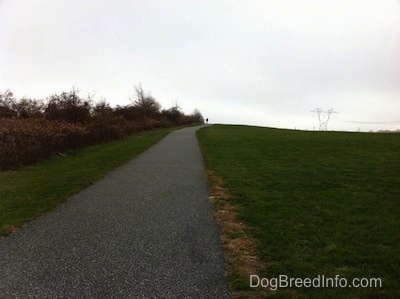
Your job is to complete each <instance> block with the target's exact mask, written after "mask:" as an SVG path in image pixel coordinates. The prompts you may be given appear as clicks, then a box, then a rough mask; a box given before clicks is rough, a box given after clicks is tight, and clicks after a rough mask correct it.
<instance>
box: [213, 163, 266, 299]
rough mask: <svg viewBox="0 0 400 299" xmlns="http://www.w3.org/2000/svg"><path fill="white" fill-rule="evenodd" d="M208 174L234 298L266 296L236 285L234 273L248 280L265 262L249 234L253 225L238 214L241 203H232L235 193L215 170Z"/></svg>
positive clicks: (254, 240)
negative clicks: (231, 193) (238, 287)
mask: <svg viewBox="0 0 400 299" xmlns="http://www.w3.org/2000/svg"><path fill="white" fill-rule="evenodd" d="M207 177H208V179H209V181H210V182H211V196H210V200H211V202H212V203H213V204H214V206H215V212H214V216H215V219H216V220H217V222H218V224H219V229H220V240H221V244H222V249H223V252H224V257H225V261H226V265H227V269H226V275H227V276H228V278H229V280H230V289H231V294H232V298H249V299H257V298H263V296H262V295H261V293H260V292H259V291H260V290H254V291H237V290H235V289H234V288H233V285H232V279H233V277H238V276H239V277H241V278H244V279H247V280H249V277H250V275H251V274H257V273H259V271H260V270H262V269H263V268H265V267H266V265H265V263H264V262H262V261H260V260H259V259H258V257H257V254H256V250H257V241H256V239H254V238H252V237H251V236H250V234H249V231H250V230H251V228H250V227H248V226H247V225H246V224H245V223H244V222H242V221H240V219H239V218H238V207H237V206H235V205H234V204H233V203H232V200H231V199H232V197H231V195H230V194H229V191H228V190H227V189H226V188H225V187H224V182H223V180H222V179H221V178H220V177H217V176H216V175H215V174H214V173H213V171H212V170H208V171H207ZM263 292H265V290H263ZM264 295H265V293H264Z"/></svg>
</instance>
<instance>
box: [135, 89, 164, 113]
mask: <svg viewBox="0 0 400 299" xmlns="http://www.w3.org/2000/svg"><path fill="white" fill-rule="evenodd" d="M135 93H136V99H135V100H134V102H133V106H134V107H137V108H139V109H140V110H142V111H143V113H144V115H145V116H146V117H154V116H155V115H157V114H158V113H160V109H161V105H160V103H158V102H157V100H156V99H155V98H153V97H152V96H151V95H150V93H147V94H146V92H145V91H144V90H143V88H142V84H140V83H139V84H138V85H137V86H135Z"/></svg>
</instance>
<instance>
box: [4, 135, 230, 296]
mask: <svg viewBox="0 0 400 299" xmlns="http://www.w3.org/2000/svg"><path fill="white" fill-rule="evenodd" d="M198 128H199V127H190V128H184V129H181V130H177V131H174V132H172V133H171V134H169V135H168V136H167V137H165V138H164V139H163V140H161V141H160V142H159V143H157V144H156V145H155V146H153V147H152V148H150V149H149V150H147V151H146V152H144V153H143V154H141V155H139V156H137V157H136V158H135V159H133V160H131V161H130V162H128V163H126V164H124V165H122V166H121V167H119V168H117V169H115V170H114V171H112V172H111V173H109V174H108V175H107V176H105V177H104V178H102V179H101V180H99V181H97V182H96V183H95V184H93V185H92V186H90V187H89V188H87V189H85V190H83V191H82V192H80V193H78V194H77V195H75V196H73V197H72V198H70V199H69V200H68V201H67V202H65V203H63V204H61V205H60V206H58V207H57V208H55V209H54V210H52V211H50V212H49V213H47V214H45V215H44V216H42V217H40V218H39V219H37V220H35V221H33V222H31V223H29V224H28V225H26V226H25V227H23V228H22V229H20V230H18V231H16V232H14V233H13V234H11V235H10V236H8V237H5V238H3V239H1V240H0V298H207V299H209V298H229V296H230V295H229V291H228V287H227V280H226V278H225V276H224V271H225V265H224V260H223V256H222V252H221V248H220V243H219V236H218V227H217V224H216V222H215V220H214V218H213V206H212V205H211V204H210V202H209V201H208V195H209V189H208V185H207V181H206V178H205V175H204V165H203V158H202V155H201V152H200V149H199V146H198V143H197V140H196V137H195V131H196V130H197V129H198ZM82 167H85V165H82ZM55 175H57V174H55Z"/></svg>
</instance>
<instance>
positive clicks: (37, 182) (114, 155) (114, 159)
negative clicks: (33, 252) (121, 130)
mask: <svg viewBox="0 0 400 299" xmlns="http://www.w3.org/2000/svg"><path fill="white" fill-rule="evenodd" d="M172 130H173V129H157V130H153V131H148V132H144V133H140V134H135V135H133V136H131V137H129V138H126V139H123V140H119V141H115V142H112V143H107V144H102V145H97V146H92V147H88V148H85V149H82V150H79V151H76V152H74V153H70V154H68V155H67V156H65V157H58V158H54V159H49V160H45V161H42V162H41V163H38V164H36V165H34V166H29V167H25V168H22V169H20V170H15V171H7V172H0V236H4V235H7V234H9V233H10V232H11V231H12V230H14V229H15V228H18V227H20V226H21V225H23V224H24V223H26V222H27V221H30V220H32V219H34V218H36V217H38V216H40V215H41V214H43V213H44V212H46V211H48V210H50V209H52V208H54V207H55V206H57V205H58V204H60V203H61V202H63V201H65V200H66V199H67V198H68V197H70V196H71V195H73V194H75V193H77V192H78V191H80V190H82V189H84V188H85V187H87V186H89V185H90V184H92V183H93V182H95V181H96V180H98V179H99V178H101V177H102V176H104V175H105V174H107V173H108V172H109V171H110V170H112V169H113V168H115V167H117V166H119V165H121V164H123V163H124V162H127V161H128V160H130V159H132V158H133V157H134V156H136V155H138V154H140V153H141V152H143V151H145V150H146V149H148V148H149V147H151V146H152V145H153V144H155V143H156V142H158V141H159V140H160V139H161V138H163V137H164V136H166V135H167V134H168V133H169V132H171V131H172Z"/></svg>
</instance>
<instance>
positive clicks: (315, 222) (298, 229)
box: [197, 125, 400, 298]
mask: <svg viewBox="0 0 400 299" xmlns="http://www.w3.org/2000/svg"><path fill="white" fill-rule="evenodd" d="M197 135H198V139H199V142H200V145H201V148H202V151H203V154H204V156H205V161H206V165H207V167H208V169H209V170H211V171H212V172H213V173H214V174H215V175H216V176H218V177H220V178H222V180H223V182H224V185H225V187H226V188H227V189H228V190H229V193H230V194H231V196H232V197H233V199H231V200H230V201H229V202H231V203H233V204H234V205H236V206H238V208H239V217H240V219H241V220H243V221H244V222H245V223H247V224H248V225H249V226H250V227H251V228H252V229H251V230H250V231H249V234H251V235H252V237H254V238H255V239H256V240H257V241H258V244H259V245H258V250H257V254H258V256H259V258H260V259H261V260H262V261H263V262H265V264H266V267H265V268H264V269H260V272H259V273H258V274H259V276H260V277H266V278H276V277H278V276H279V275H287V276H288V277H289V278H303V279H304V278H311V279H313V278H316V277H317V276H318V275H325V277H331V278H334V277H335V276H336V275H340V278H346V279H347V280H348V281H349V284H350V283H351V281H352V279H354V278H367V279H369V278H381V279H382V287H381V288H369V287H368V288H355V287H352V288H350V287H348V288H338V287H336V288H335V287H330V288H314V287H308V288H306V287H302V288H280V289H278V290H276V291H267V290H266V289H265V288H261V289H260V288H258V289H257V290H255V289H254V288H252V289H250V288H249V277H237V276H236V275H232V276H231V277H230V280H231V284H232V288H233V289H234V290H237V291H240V290H242V291H251V292H250V294H252V293H253V295H254V296H255V297H257V296H261V297H268V298H270V297H272V298H396V297H397V298H400V280H399V277H400V173H399V170H400V134H377V133H344V132H305V131H291V130H279V129H269V128H260V127H247V126H223V125H214V126H211V127H208V128H204V129H201V130H199V131H198V133H197ZM232 238H235V234H234V233H232ZM255 274H256V273H255ZM364 282H365V281H364Z"/></svg>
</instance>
